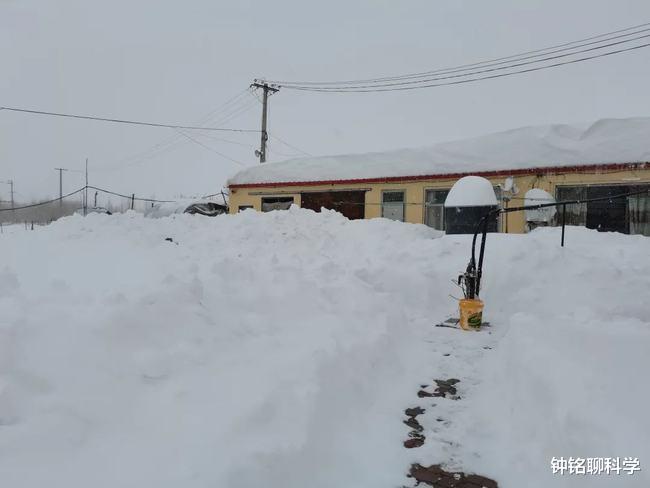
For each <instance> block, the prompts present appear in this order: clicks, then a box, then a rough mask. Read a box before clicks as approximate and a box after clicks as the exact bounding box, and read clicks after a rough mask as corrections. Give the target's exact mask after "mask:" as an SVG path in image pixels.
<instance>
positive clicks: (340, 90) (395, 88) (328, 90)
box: [284, 36, 650, 93]
mask: <svg viewBox="0 0 650 488" xmlns="http://www.w3.org/2000/svg"><path fill="white" fill-rule="evenodd" d="M644 37H650V36H644ZM649 46H650V43H647V44H640V45H636V46H632V47H628V48H622V49H617V50H615V51H608V52H605V53H601V54H596V55H592V56H585V57H582V58H578V59H572V60H569V61H562V62H557V63H552V64H547V65H543V66H536V67H533V68H526V69H522V70H516V71H511V72H508V73H499V74H495V75H489V76H479V77H475V78H467V79H462V80H455V81H448V82H443V83H428V82H430V81H436V79H431V80H423V81H422V82H421V83H424V84H419V85H415V86H414V85H408V86H404V85H407V84H406V83H402V84H400V85H399V86H388V87H380V88H374V87H373V88H362V89H350V88H345V87H341V88H322V87H319V88H311V87H298V86H286V87H284V88H287V89H291V90H301V91H313V92H325V93H371V92H385V91H405V90H418V89H421V88H433V87H438V86H448V85H460V84H464V83H472V82H476V81H482V80H490V79H495V78H502V77H505V76H512V75H517V74H522V73H531V72H534V71H541V70H545V69H550V68H556V67H559V66H564V65H569V64H575V63H580V62H583V61H589V60H592V59H597V58H603V57H606V56H613V55H615V54H621V53H624V52H628V51H634V50H637V49H643V48H646V47H649ZM574 54H577V53H574ZM526 64H531V63H530V62H529V63H521V64H519V65H513V66H510V67H508V68H513V67H514V66H522V65H526ZM500 69H506V68H500ZM487 71H496V69H492V70H487ZM465 76H467V75H465ZM456 77H457V76H454V77H450V78H456ZM439 79H444V78H439Z"/></svg>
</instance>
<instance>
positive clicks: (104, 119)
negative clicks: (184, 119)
mask: <svg viewBox="0 0 650 488" xmlns="http://www.w3.org/2000/svg"><path fill="white" fill-rule="evenodd" d="M0 110H8V111H11V112H22V113H27V114H33V115H49V116H52V117H67V118H72V119H84V120H96V121H100V122H111V123H117V124H131V125H145V126H149V127H165V128H168V129H185V130H208V131H225V132H259V130H256V129H231V128H221V127H200V126H192V125H179V124H162V123H157V122H142V121H138V120H126V119H111V118H107V117H97V116H94V115H78V114H67V113H60V112H45V111H43V110H31V109H26V108H16V107H0Z"/></svg>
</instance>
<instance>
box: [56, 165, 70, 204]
mask: <svg viewBox="0 0 650 488" xmlns="http://www.w3.org/2000/svg"><path fill="white" fill-rule="evenodd" d="M54 169H55V170H56V171H58V172H59V207H62V206H63V172H64V171H68V170H67V169H66V168H54Z"/></svg>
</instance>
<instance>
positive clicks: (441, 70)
mask: <svg viewBox="0 0 650 488" xmlns="http://www.w3.org/2000/svg"><path fill="white" fill-rule="evenodd" d="M648 26H650V22H647V23H643V24H638V25H635V26H632V27H627V28H625V29H619V30H615V31H611V32H607V33H604V34H598V35H595V36H590V37H586V38H582V39H579V40H576V41H571V42H565V43H562V44H556V45H553V46H549V47H545V48H541V49H535V50H532V51H526V52H523V53H518V54H512V55H509V56H503V57H499V58H493V59H489V60H486V61H479V62H473V63H469V64H462V65H458V66H452V67H447V68H438V69H435V70H430V71H424V72H418V73H407V74H403V75H393V76H385V77H379V78H366V79H360V80H339V81H286V80H285V81H279V80H270V81H268V82H269V83H273V84H279V85H283V86H287V85H351V84H352V85H354V84H360V83H373V82H382V81H391V80H398V79H408V78H416V77H424V76H429V75H435V74H443V73H447V72H451V71H454V70H461V69H463V68H467V69H469V68H476V67H478V66H483V65H486V64H488V63H494V62H498V61H506V60H513V58H521V57H522V56H526V55H531V54H538V53H542V54H539V56H542V55H546V54H549V53H548V52H547V51H550V50H552V49H558V48H568V46H573V47H570V48H568V49H575V48H578V47H581V46H575V44H579V43H584V42H587V41H593V40H595V39H601V38H604V37H610V36H613V35H614V34H620V33H622V32H628V33H627V34H624V35H622V36H616V37H611V39H617V38H621V37H626V36H631V35H635V34H638V33H640V32H644V31H646V30H648V29H642V30H640V31H638V32H629V31H633V30H637V29H641V28H643V27H648ZM608 40H609V39H602V40H600V41H597V42H596V43H602V42H606V41H608ZM596 43H590V44H596ZM584 45H587V44H584ZM562 50H567V49H561V50H560V51H562ZM558 52H559V51H558Z"/></svg>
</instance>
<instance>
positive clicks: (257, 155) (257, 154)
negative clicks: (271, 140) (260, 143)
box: [255, 149, 262, 158]
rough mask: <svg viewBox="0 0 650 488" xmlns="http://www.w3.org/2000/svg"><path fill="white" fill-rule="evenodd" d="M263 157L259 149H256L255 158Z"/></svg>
mask: <svg viewBox="0 0 650 488" xmlns="http://www.w3.org/2000/svg"><path fill="white" fill-rule="evenodd" d="M261 155H262V153H261V152H260V150H259V149H255V157H256V158H259V157H260V156H261Z"/></svg>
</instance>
